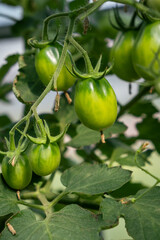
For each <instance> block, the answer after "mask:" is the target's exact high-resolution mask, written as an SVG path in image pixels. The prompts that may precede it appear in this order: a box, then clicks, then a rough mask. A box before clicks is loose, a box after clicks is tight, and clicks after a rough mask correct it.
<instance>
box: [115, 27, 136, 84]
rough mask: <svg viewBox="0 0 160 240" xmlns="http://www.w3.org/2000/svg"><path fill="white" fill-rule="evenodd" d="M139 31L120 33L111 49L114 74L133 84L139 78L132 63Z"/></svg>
mask: <svg viewBox="0 0 160 240" xmlns="http://www.w3.org/2000/svg"><path fill="white" fill-rule="evenodd" d="M136 36H137V31H127V32H124V33H123V32H120V33H119V34H118V35H117V38H116V40H115V43H114V46H113V47H112V49H111V61H113V72H114V73H115V74H116V75H117V76H118V77H119V78H121V79H123V80H125V81H128V82H132V81H135V80H137V79H138V78H139V76H138V74H137V73H136V71H135V69H134V66H133V63H132V48H133V45H134V44H135V40H136Z"/></svg>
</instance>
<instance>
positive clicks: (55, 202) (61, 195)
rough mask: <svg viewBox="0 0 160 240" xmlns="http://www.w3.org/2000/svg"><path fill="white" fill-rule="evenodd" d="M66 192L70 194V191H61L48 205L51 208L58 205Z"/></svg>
mask: <svg viewBox="0 0 160 240" xmlns="http://www.w3.org/2000/svg"><path fill="white" fill-rule="evenodd" d="M66 194H68V192H66V191H63V192H61V193H60V194H59V195H58V196H57V197H56V198H55V199H54V200H53V201H51V203H50V204H49V206H48V207H49V208H51V207H53V206H54V205H56V204H57V203H58V202H59V201H60V200H61V199H62V198H63V197H64V196H65V195H66Z"/></svg>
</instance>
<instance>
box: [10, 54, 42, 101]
mask: <svg viewBox="0 0 160 240" xmlns="http://www.w3.org/2000/svg"><path fill="white" fill-rule="evenodd" d="M19 66H20V69H19V71H20V74H19V75H17V77H16V79H15V80H14V83H13V91H14V94H15V96H16V97H17V98H18V100H19V101H21V102H23V103H25V104H32V103H34V102H35V101H36V100H37V98H38V97H39V96H40V94H41V93H42V92H43V90H44V89H45V87H44V85H43V84H42V83H41V81H40V80H39V78H38V75H37V73H36V70H35V66H34V56H33V55H24V56H20V57H19Z"/></svg>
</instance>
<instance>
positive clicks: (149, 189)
mask: <svg viewBox="0 0 160 240" xmlns="http://www.w3.org/2000/svg"><path fill="white" fill-rule="evenodd" d="M159 182H160V181H158V180H157V181H156V183H155V184H154V185H153V186H152V187H150V188H148V189H147V190H146V191H145V192H143V193H142V194H141V195H139V196H138V197H137V198H133V199H131V201H132V202H133V203H134V202H136V201H137V200H139V199H140V198H142V197H143V196H144V195H145V194H147V193H148V192H149V191H151V190H152V189H153V188H154V187H155V186H157V184H158V183H159Z"/></svg>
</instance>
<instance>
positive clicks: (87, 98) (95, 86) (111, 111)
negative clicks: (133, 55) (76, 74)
mask: <svg viewBox="0 0 160 240" xmlns="http://www.w3.org/2000/svg"><path fill="white" fill-rule="evenodd" d="M74 106H75V111H76V113H77V115H78V117H79V119H80V121H81V122H82V123H83V124H84V125H85V126H86V127H88V128H91V129H93V130H97V131H102V130H103V129H105V128H107V127H109V126H111V125H112V124H113V123H114V122H115V120H116V117H117V100H116V96H115V93H114V91H113V89H112V87H111V85H110V84H109V83H108V81H107V80H106V79H105V78H101V79H100V80H94V79H93V78H88V79H85V80H78V82H77V84H76V89H75V99H74Z"/></svg>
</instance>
